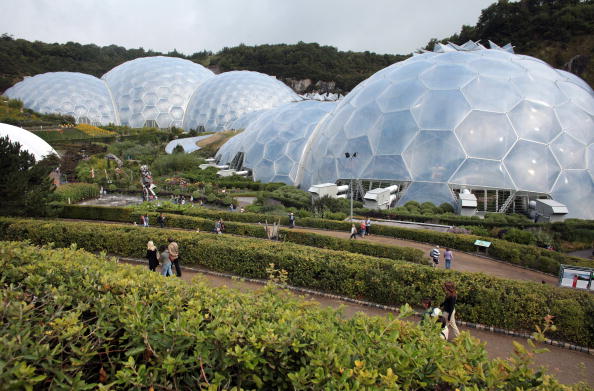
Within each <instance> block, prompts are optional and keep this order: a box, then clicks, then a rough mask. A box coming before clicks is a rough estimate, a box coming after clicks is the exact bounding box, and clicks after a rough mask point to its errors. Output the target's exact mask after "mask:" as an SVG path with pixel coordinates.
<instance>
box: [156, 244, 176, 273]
mask: <svg viewBox="0 0 594 391" xmlns="http://www.w3.org/2000/svg"><path fill="white" fill-rule="evenodd" d="M159 252H160V253H161V274H162V275H164V276H165V277H169V276H172V275H173V272H172V271H171V259H169V250H168V249H167V247H165V246H161V247H159Z"/></svg>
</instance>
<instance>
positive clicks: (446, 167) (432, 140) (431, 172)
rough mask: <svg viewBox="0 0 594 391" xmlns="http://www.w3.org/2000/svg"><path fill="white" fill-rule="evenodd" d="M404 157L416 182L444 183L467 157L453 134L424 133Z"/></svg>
mask: <svg viewBox="0 0 594 391" xmlns="http://www.w3.org/2000/svg"><path fill="white" fill-rule="evenodd" d="M403 157H404V160H405V161H406V165H407V166H408V168H409V170H410V172H411V174H412V177H413V179H414V180H415V181H431V182H444V181H447V180H448V178H449V177H450V176H451V175H452V174H453V173H454V171H455V170H456V169H457V168H458V166H459V165H460V163H462V161H463V160H464V158H465V155H464V151H463V150H462V148H461V147H460V144H459V143H458V140H457V139H456V136H454V134H453V133H450V132H440V131H422V132H419V133H418V134H417V136H416V137H415V138H414V140H413V141H412V142H411V144H410V145H409V146H408V148H407V149H406V151H405V152H404V154H403Z"/></svg>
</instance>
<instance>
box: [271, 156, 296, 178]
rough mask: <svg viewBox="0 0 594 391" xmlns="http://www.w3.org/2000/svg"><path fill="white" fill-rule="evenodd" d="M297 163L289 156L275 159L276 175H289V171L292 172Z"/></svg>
mask: <svg viewBox="0 0 594 391" xmlns="http://www.w3.org/2000/svg"><path fill="white" fill-rule="evenodd" d="M294 165H295V162H294V161H292V160H291V159H289V157H288V156H286V155H285V156H281V157H280V158H279V159H277V160H275V161H274V172H275V175H276V176H278V175H284V176H288V175H289V173H290V172H291V170H292V169H293V166H294Z"/></svg>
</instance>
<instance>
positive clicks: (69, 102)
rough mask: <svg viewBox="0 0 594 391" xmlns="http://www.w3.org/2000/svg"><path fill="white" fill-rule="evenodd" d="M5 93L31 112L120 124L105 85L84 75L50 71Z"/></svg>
mask: <svg viewBox="0 0 594 391" xmlns="http://www.w3.org/2000/svg"><path fill="white" fill-rule="evenodd" d="M4 94H5V95H6V96H7V97H9V98H11V99H20V100H21V101H22V102H23V106H24V107H26V108H28V109H31V110H34V111H37V112H39V113H45V114H52V113H53V114H63V115H70V116H72V117H74V119H75V120H76V122H77V123H79V124H80V123H85V124H92V125H108V124H117V123H118V120H117V117H116V112H115V109H114V105H113V101H112V99H111V95H110V93H109V89H108V88H107V85H106V84H105V82H104V81H103V80H101V79H98V78H96V77H95V76H91V75H87V74H84V73H77V72H48V73H43V74H40V75H36V76H32V77H26V78H25V79H24V80H22V81H20V82H18V83H17V84H15V85H14V86H12V87H10V88H9V89H7V90H6V92H5V93H4Z"/></svg>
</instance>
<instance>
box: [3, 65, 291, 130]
mask: <svg viewBox="0 0 594 391" xmlns="http://www.w3.org/2000/svg"><path fill="white" fill-rule="evenodd" d="M5 94H6V96H8V97H9V98H12V99H20V100H22V101H23V104H24V106H25V107H27V108H30V109H33V110H35V111H38V112H42V113H56V114H63V115H71V116H73V117H74V119H75V120H76V122H77V123H90V124H94V125H108V124H115V125H126V126H130V127H135V128H139V127H159V128H169V127H173V126H175V127H183V128H184V129H186V130H191V129H199V130H205V131H220V130H226V129H229V128H230V126H231V124H232V122H234V121H235V120H237V119H239V118H240V117H241V116H242V115H244V114H246V113H249V112H253V111H259V110H262V109H270V108H273V107H276V106H278V105H280V104H283V103H287V102H291V101H298V100H300V99H301V98H300V97H299V96H298V95H297V94H295V93H294V92H293V90H291V89H290V88H289V87H287V86H286V85H285V84H283V83H282V82H280V81H278V80H276V79H275V78H274V77H272V76H268V75H265V74H262V73H258V72H250V71H233V72H226V73H222V74H220V75H217V76H215V75H214V73H213V72H211V71H210V70H208V69H206V68H205V67H203V66H202V65H199V64H196V63H194V62H192V61H188V60H184V59H180V58H175V57H163V56H156V57H144V58H137V59H135V60H132V61H128V62H125V63H123V64H121V65H119V66H117V67H115V68H113V69H112V70H110V71H109V72H107V73H106V74H105V75H103V76H102V77H101V79H98V78H96V77H94V76H91V75H85V74H82V73H75V72H49V73H44V74H41V75H37V76H33V77H27V78H25V79H24V80H23V81H21V82H19V83H17V84H15V85H14V86H13V87H11V88H9V89H8V90H6V92H5Z"/></svg>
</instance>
